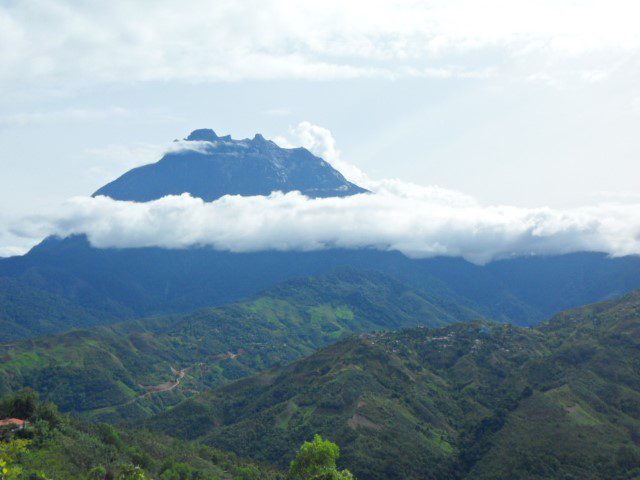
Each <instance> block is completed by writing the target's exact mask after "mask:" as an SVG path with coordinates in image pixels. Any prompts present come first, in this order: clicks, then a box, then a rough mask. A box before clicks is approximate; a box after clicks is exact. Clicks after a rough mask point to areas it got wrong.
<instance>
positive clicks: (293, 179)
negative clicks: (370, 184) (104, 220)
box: [93, 129, 367, 202]
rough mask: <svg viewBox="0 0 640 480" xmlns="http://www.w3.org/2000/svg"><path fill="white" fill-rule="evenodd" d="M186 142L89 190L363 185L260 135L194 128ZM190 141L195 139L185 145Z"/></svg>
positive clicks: (133, 193)
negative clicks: (222, 134)
mask: <svg viewBox="0 0 640 480" xmlns="http://www.w3.org/2000/svg"><path fill="white" fill-rule="evenodd" d="M185 141H186V142H187V145H186V148H184V149H181V150H179V151H173V152H169V153H167V154H166V155H165V156H164V157H162V159H160V161H158V162H157V163H153V164H150V165H144V166H142V167H138V168H134V169H133V170H130V171H128V172H127V173H125V174H124V175H122V176H121V177H119V178H118V179H116V180H114V181H113V182H111V183H108V184H107V185H105V186H104V187H102V188H100V189H99V190H98V191H96V192H95V193H94V194H93V195H94V196H97V195H105V196H107V197H111V198H113V199H116V200H131V201H135V202H147V201H149V200H155V199H158V198H161V197H164V196H165V195H180V194H182V193H185V192H189V193H191V195H193V196H194V197H200V198H202V199H204V200H206V201H208V202H209V201H212V200H216V199H218V198H220V197H222V196H223V195H245V196H246V195H269V194H270V193H271V192H274V191H282V192H291V191H293V190H299V191H300V192H302V193H303V194H305V195H307V196H309V197H344V196H347V195H354V194H356V193H365V192H366V191H367V190H365V189H364V188H361V187H358V186H357V185H354V184H353V183H351V182H348V181H347V180H346V179H345V178H344V177H343V176H342V174H341V173H340V172H338V171H337V170H336V169H334V168H332V167H331V165H329V164H328V163H327V162H325V161H324V160H322V159H321V158H318V157H316V156H314V155H313V154H312V153H311V152H309V151H308V150H306V149H304V148H280V147H279V146H278V145H276V144H275V143H273V142H272V141H270V140H265V138H264V137H263V136H262V135H259V134H258V135H256V136H255V137H254V138H253V139H251V140H249V139H245V140H234V139H232V138H231V137H230V136H225V137H219V136H218V135H216V133H215V132H214V131H213V130H209V129H202V130H195V131H193V132H191V134H190V135H189V136H188V137H187V138H186V139H185ZM188 143H193V147H191V148H189V145H188Z"/></svg>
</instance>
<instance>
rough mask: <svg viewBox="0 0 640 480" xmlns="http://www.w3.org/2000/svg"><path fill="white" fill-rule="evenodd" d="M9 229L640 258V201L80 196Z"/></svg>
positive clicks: (153, 239) (171, 241)
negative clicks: (554, 204) (543, 204)
mask: <svg viewBox="0 0 640 480" xmlns="http://www.w3.org/2000/svg"><path fill="white" fill-rule="evenodd" d="M13 233H15V234H18V235H25V236H30V237H33V236H37V235H41V236H44V235H49V234H55V235H60V236H67V235H72V234H86V235H87V236H88V238H89V240H90V242H91V243H92V244H93V245H94V246H96V247H99V248H106V247H117V248H127V247H149V246H159V247H165V248H188V247H193V246H204V245H206V246H211V247H213V248H216V249H219V250H226V251H231V252H249V251H258V250H281V251H287V250H302V251H309V250H318V249H326V248H376V249H380V250H397V251H400V252H402V253H404V254H406V255H408V256H410V257H416V258H423V257H432V256H461V257H464V258H465V259H467V260H470V261H472V262H475V263H479V264H482V263H486V262H488V261H490V260H492V259H496V258H504V257H511V256H515V255H533V254H537V255H542V254H562V253H568V252H576V251H601V252H607V253H609V254H611V255H628V254H640V204H638V205H636V204H634V205H615V204H609V205H599V206H594V207H588V208H577V209H568V210H553V209H549V208H538V209H525V208H516V207H509V206H483V205H480V204H478V203H477V202H475V201H474V200H473V199H472V198H470V197H468V196H466V195H461V194H458V193H456V192H452V191H449V190H444V189H439V188H434V187H417V186H416V187H415V188H414V189H413V190H407V189H405V188H400V191H393V190H392V189H388V190H384V191H380V192H377V193H375V194H361V195H355V196H352V197H347V198H325V199H309V198H307V197H304V196H303V195H301V194H300V193H298V192H291V193H287V194H282V193H273V194H271V195H270V196H254V197H242V196H225V197H223V198H221V199H219V200H216V201H214V202H204V201H202V200H201V199H197V198H193V197H191V196H189V195H188V194H184V195H181V196H168V197H164V198H162V199H159V200H156V201H152V202H147V203H134V202H124V201H115V200H112V199H109V198H106V197H98V198H85V197H82V198H75V199H72V200H70V201H69V202H68V203H67V204H66V205H65V207H64V208H63V209H62V211H61V213H59V214H58V215H56V216H54V217H47V218H37V217H32V218H30V219H29V220H28V221H27V222H22V223H21V226H20V228H14V232H13Z"/></svg>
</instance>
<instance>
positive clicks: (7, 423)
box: [0, 418, 29, 432]
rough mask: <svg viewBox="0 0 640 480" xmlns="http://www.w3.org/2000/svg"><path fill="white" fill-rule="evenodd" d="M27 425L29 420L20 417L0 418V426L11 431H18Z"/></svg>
mask: <svg viewBox="0 0 640 480" xmlns="http://www.w3.org/2000/svg"><path fill="white" fill-rule="evenodd" d="M27 425H29V422H27V421H26V420H22V419H20V418H3V419H1V420H0V428H6V429H9V430H11V431H12V432H18V431H20V430H24V429H25V428H27Z"/></svg>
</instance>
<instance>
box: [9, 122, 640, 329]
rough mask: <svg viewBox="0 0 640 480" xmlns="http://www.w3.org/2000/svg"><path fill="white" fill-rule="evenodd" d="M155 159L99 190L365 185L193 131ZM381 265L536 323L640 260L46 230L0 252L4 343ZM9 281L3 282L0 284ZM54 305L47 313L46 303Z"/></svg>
mask: <svg viewBox="0 0 640 480" xmlns="http://www.w3.org/2000/svg"><path fill="white" fill-rule="evenodd" d="M178 145H180V148H178V149H174V150H173V151H171V152H169V153H167V154H166V155H165V156H164V157H163V158H162V159H161V160H160V161H159V162H157V163H154V164H152V165H145V166H143V167H140V168H136V169H133V170H131V171H129V172H127V173H125V174H124V175H123V176H122V177H120V178H119V179H117V180H115V181H114V182H112V183H110V184H108V185H105V186H104V187H102V188H100V189H99V190H98V191H97V192H96V193H95V195H107V196H110V197H112V198H115V199H120V200H132V201H147V200H152V199H155V198H159V197H161V196H163V195H168V194H181V193H183V192H185V191H187V192H190V193H191V194H192V195H195V196H199V197H202V198H204V199H205V200H215V199H216V198H219V197H220V196H221V195H226V194H243V195H258V194H269V193H271V192H272V191H274V190H283V191H290V190H300V191H302V192H303V193H305V194H307V195H309V196H317V197H322V196H331V195H335V196H343V195H351V194H355V193H362V192H364V190H363V189H362V188H360V187H358V186H356V185H353V184H351V183H349V182H347V181H346V180H345V179H344V178H343V177H342V175H341V174H340V173H339V172H337V171H336V170H334V169H333V168H331V167H330V166H329V165H328V164H327V163H326V162H324V161H323V160H322V159H320V158H318V157H315V156H313V155H312V154H311V153H310V152H308V151H307V150H305V149H283V148H280V147H278V146H277V145H275V144H274V143H273V142H270V141H268V140H265V139H264V138H263V137H261V136H259V135H257V136H256V137H255V138H253V139H251V140H249V139H245V140H233V139H231V138H230V137H228V136H227V137H219V136H217V135H216V134H215V133H214V132H213V131H212V130H196V131H194V132H192V133H191V134H190V135H189V136H188V137H187V139H185V140H184V141H183V142H179V144H178ZM344 266H349V267H352V268H355V269H363V270H367V271H369V270H376V271H379V272H381V273H384V274H386V275H389V276H393V277H395V278H396V279H397V280H398V281H401V282H403V283H406V284H407V285H409V286H411V288H416V289H421V290H425V291H429V292H432V293H434V294H437V295H438V297H439V298H441V299H444V298H447V299H448V300H449V301H450V302H451V303H452V304H453V303H455V304H458V305H461V306H464V307H465V308H468V309H470V310H473V311H475V312H477V313H479V314H480V315H482V316H483V317H486V318H490V319H493V320H496V321H500V322H511V323H514V324H517V325H532V324H536V323H539V322H541V321H543V320H544V319H546V318H548V317H549V316H550V315H552V314H554V313H557V312H559V311H561V310H563V309H566V308H571V307H576V306H579V305H583V304H586V303H593V302H597V301H602V300H606V299H610V298H615V297H619V296H620V295H623V294H625V293H627V292H629V291H630V290H632V289H634V288H640V257H639V256H628V257H621V258H609V257H607V256H606V255H604V254H601V253H575V254H570V255H557V256H532V257H521V258H513V259H508V260H500V261H496V262H492V263H489V264H488V265H484V266H478V265H474V264H471V263H469V262H467V261H465V260H463V259H461V258H444V257H443V258H431V259H410V258H407V257H405V256H404V255H402V254H400V253H398V252H387V251H377V250H371V249H360V250H338V249H331V250H325V251H316V252H299V251H291V252H276V251H261V252H249V253H230V252H224V251H216V250H214V249H213V248H206V247H203V248H190V249H183V250H169V249H162V248H128V249H127V248H124V249H117V248H107V249H98V248H94V247H92V246H91V245H90V243H89V241H88V240H87V238H86V237H85V236H83V235H77V236H71V237H68V238H55V237H50V238H47V239H45V240H44V241H43V242H42V243H40V244H39V245H37V246H36V247H34V248H33V249H32V250H31V251H29V252H28V253H27V254H26V255H23V256H18V257H11V258H6V259H0V291H1V290H2V289H6V291H7V292H18V294H14V293H11V294H10V295H7V294H4V295H3V294H2V293H0V341H10V340H14V339H17V338H30V337H34V336H37V335H42V334H51V333H58V332H63V331H67V330H68V329H69V328H71V327H78V328H85V327H88V326H92V325H98V324H104V325H106V324H112V323H115V322H118V321H123V320H128V319H134V318H140V317H145V316H150V315H164V314H173V313H185V312H189V311H193V310H194V309H197V308H204V307H211V306H216V305H222V304H226V303H230V302H234V301H238V300H240V299H243V298H246V297H248V296H252V295H256V294H257V293H258V292H260V291H262V290H264V289H267V288H269V287H271V286H274V285H276V284H278V283H280V282H282V281H285V280H288V279H291V278H296V277H300V276H309V275H321V274H326V273H328V272H331V271H332V270H333V269H335V268H338V267H344ZM3 285H4V286H3ZM43 305H46V306H47V307H46V308H49V307H51V310H50V311H51V315H50V316H49V317H46V318H45V317H44V316H43V315H41V314H40V313H38V312H41V311H42V308H43V307H42V306H43Z"/></svg>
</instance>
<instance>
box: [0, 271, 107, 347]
mask: <svg viewBox="0 0 640 480" xmlns="http://www.w3.org/2000/svg"><path fill="white" fill-rule="evenodd" d="M112 317H113V315H111V316H109V314H108V313H106V312H105V311H104V309H100V308H96V309H95V310H91V309H88V308H84V307H82V306H80V305H79V304H77V303H75V302H73V301H72V300H70V299H69V298H66V297H64V296H61V295H57V294H55V293H51V292H47V291H45V290H40V289H38V288H35V287H32V286H30V285H28V284H27V283H26V282H18V281H16V280H13V279H10V278H3V277H0V342H7V341H12V340H18V339H21V338H25V337H30V336H37V335H47V334H53V333H58V332H60V331H65V330H70V329H72V328H87V327H92V326H94V325H100V324H103V323H108V321H109V319H110V318H112Z"/></svg>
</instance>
